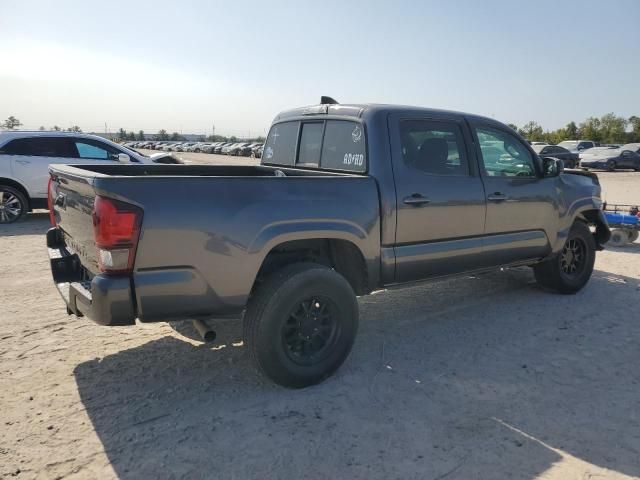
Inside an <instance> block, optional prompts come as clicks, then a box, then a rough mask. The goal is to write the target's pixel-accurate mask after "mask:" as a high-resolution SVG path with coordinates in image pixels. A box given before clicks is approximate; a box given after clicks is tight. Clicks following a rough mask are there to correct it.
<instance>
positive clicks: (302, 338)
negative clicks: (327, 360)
mask: <svg viewBox="0 0 640 480" xmlns="http://www.w3.org/2000/svg"><path fill="white" fill-rule="evenodd" d="M336 330H337V322H336V318H335V314H334V308H333V306H332V302H331V301H329V300H324V299H320V298H311V299H307V300H304V301H302V302H300V303H299V304H298V305H297V306H296V307H294V309H293V311H292V312H291V314H290V315H289V318H288V319H287V320H286V322H285V324H284V326H283V328H282V341H283V344H284V347H285V351H286V353H287V356H288V357H289V358H290V359H291V360H293V361H294V362H296V363H299V364H302V365H310V364H313V363H316V362H318V361H319V360H321V359H322V358H324V357H325V355H326V354H327V352H328V351H329V350H330V348H331V346H332V344H333V343H334V338H335V336H336Z"/></svg>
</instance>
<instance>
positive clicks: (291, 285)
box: [244, 263, 358, 388]
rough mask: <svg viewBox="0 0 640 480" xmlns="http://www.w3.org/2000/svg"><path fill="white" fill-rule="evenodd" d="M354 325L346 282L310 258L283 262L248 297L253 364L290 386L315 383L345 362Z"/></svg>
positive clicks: (353, 301) (246, 332) (248, 333)
mask: <svg viewBox="0 0 640 480" xmlns="http://www.w3.org/2000/svg"><path fill="white" fill-rule="evenodd" d="M357 329H358V303H357V301H356V296H355V294H354V292H353V289H352V288H351V285H349V283H348V282H347V281H346V280H345V278H344V277H343V276H342V275H340V274H338V273H337V272H335V271H334V270H332V269H330V268H328V267H325V266H323V265H318V264H313V263H298V264H294V265H289V266H287V267H284V268H283V269H282V270H280V271H278V272H276V273H275V274H273V275H272V276H271V277H269V278H268V279H267V280H266V281H265V282H264V283H263V284H262V285H261V286H260V287H258V289H257V292H256V293H255V294H254V295H253V296H252V298H251V300H250V301H249V304H248V306H247V311H246V313H245V317H244V340H245V344H246V345H247V349H248V350H249V352H250V356H251V359H252V361H253V362H254V364H255V365H256V366H257V367H258V369H259V370H261V371H262V372H263V373H264V374H266V375H267V376H268V377H269V378H270V379H271V380H273V381H274V382H276V383H278V384H280V385H283V386H285V387H290V388H302V387H307V386H310V385H315V384H317V383H320V382H321V381H323V380H324V379H326V378H327V377H329V376H330V375H331V374H332V373H333V372H335V371H336V370H337V369H338V368H339V367H340V365H342V363H343V362H344V361H345V359H346V358H347V356H348V355H349V352H350V351H351V347H352V346H353V342H354V340H355V336H356V332H357Z"/></svg>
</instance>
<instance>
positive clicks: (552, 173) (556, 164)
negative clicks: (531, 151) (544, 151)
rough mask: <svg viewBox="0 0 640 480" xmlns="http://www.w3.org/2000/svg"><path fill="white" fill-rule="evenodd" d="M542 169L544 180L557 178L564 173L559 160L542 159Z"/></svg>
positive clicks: (551, 158) (562, 165)
mask: <svg viewBox="0 0 640 480" xmlns="http://www.w3.org/2000/svg"><path fill="white" fill-rule="evenodd" d="M542 168H543V171H544V177H545V178H551V177H557V176H559V175H560V174H561V173H562V172H563V171H564V163H562V160H560V159H559V158H553V157H544V158H543V159H542Z"/></svg>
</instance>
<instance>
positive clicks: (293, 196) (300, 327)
mask: <svg viewBox="0 0 640 480" xmlns="http://www.w3.org/2000/svg"><path fill="white" fill-rule="evenodd" d="M299 132H300V133H299ZM472 139H475V140H472ZM485 144H487V145H491V148H498V149H500V150H501V151H502V154H501V155H499V156H498V161H495V160H494V158H493V156H491V158H485V156H484V155H483V150H482V146H483V145H485ZM50 170H51V178H52V181H51V187H50V191H51V196H52V197H55V198H63V199H64V201H63V206H60V205H58V202H56V206H55V207H54V208H55V210H54V218H53V219H54V222H55V226H54V227H53V228H52V229H51V230H49V231H48V232H47V246H48V247H49V252H50V257H51V269H52V273H53V278H54V282H55V284H56V286H57V287H58V289H59V290H60V292H61V294H62V298H63V300H64V302H65V303H66V304H67V308H68V311H69V312H71V313H73V314H75V315H77V316H86V317H88V318H89V319H91V320H93V321H95V322H97V323H99V324H101V325H135V322H136V318H139V319H140V321H141V322H153V321H174V320H180V319H192V318H196V319H197V320H195V321H194V322H193V325H194V326H195V327H196V329H197V330H198V331H199V332H204V333H205V335H203V337H204V339H207V336H208V335H207V332H211V329H212V326H211V325H210V324H207V322H205V321H202V320H201V319H202V318H217V317H228V316H229V315H236V316H237V317H238V318H243V321H244V345H245V348H247V350H248V354H249V358H251V360H252V361H253V362H254V363H255V364H256V366H257V367H258V368H259V369H261V370H262V371H263V372H264V373H265V374H266V375H267V376H269V377H270V378H271V379H272V380H273V381H275V382H277V383H279V384H281V385H285V386H287V387H305V386H308V385H312V384H315V383H319V382H321V381H322V380H324V379H325V378H327V377H328V376H330V375H331V374H332V373H333V372H335V371H336V370H337V369H338V368H339V367H340V365H341V364H342V363H343V362H344V360H345V359H346V358H347V356H348V355H349V352H350V350H351V347H352V345H353V342H354V339H355V336H356V332H357V329H358V302H357V300H356V296H357V295H366V294H368V293H371V292H372V291H375V290H377V289H380V288H384V287H386V286H391V285H393V286H400V285H403V284H412V283H414V282H416V281H422V280H429V279H434V278H439V277H444V276H450V275H465V274H467V275H468V274H469V273H470V272H479V271H485V270H493V269H498V268H501V267H505V266H514V265H530V266H532V267H533V271H534V273H535V277H536V279H537V280H538V282H539V283H540V284H542V285H544V286H545V287H547V288H549V289H552V290H555V291H557V292H560V293H565V294H569V293H575V292H577V291H579V290H580V289H581V288H582V287H583V286H584V285H585V284H586V283H587V282H588V280H589V278H590V276H591V273H592V270H593V265H594V260H595V255H596V250H597V249H599V248H601V245H602V244H604V243H605V242H606V241H607V240H608V239H609V236H610V232H609V229H608V227H607V224H606V221H605V220H604V217H603V212H602V210H601V205H602V202H601V200H600V186H599V184H598V178H597V176H596V175H595V174H591V173H588V172H583V171H581V170H570V171H565V172H564V173H563V167H562V162H561V161H560V160H557V159H553V158H547V159H540V158H539V157H538V156H537V155H536V154H535V152H534V151H533V150H532V149H531V148H530V146H529V145H528V144H527V142H526V141H525V140H523V139H522V138H521V137H520V136H519V135H517V134H515V133H514V132H513V131H512V130H511V129H510V128H509V127H507V126H506V125H503V124H502V123H499V122H497V121H495V120H492V119H490V118H484V117H480V116H476V115H469V114H462V113H455V112H445V111H440V110H430V109H424V108H417V107H415V108H414V107H405V106H389V105H339V106H337V108H336V106H334V105H328V104H322V105H317V106H313V107H305V108H299V109H295V110H290V111H286V112H283V113H281V114H279V115H278V116H277V117H276V119H275V121H274V123H273V125H272V126H271V129H270V131H269V134H268V137H267V141H266V144H265V148H264V155H263V158H262V161H261V165H233V166H229V165H197V166H195V165H194V166H190V165H186V166H172V165H163V166H145V168H144V169H141V168H136V167H135V166H133V165H86V166H73V165H55V166H52V167H50ZM177 184H179V185H180V188H181V190H182V191H188V192H189V195H167V192H170V191H172V190H173V189H175V186H176V185H177ZM88 206H92V207H93V208H92V209H91V208H87V207H88ZM590 226H592V227H593V228H594V231H593V232H592V231H591V230H590ZM63 232H64V233H63ZM480 278H482V277H480ZM453 300H455V299H454V298H452V301H453ZM210 336H212V335H210Z"/></svg>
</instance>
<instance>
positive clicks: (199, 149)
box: [184, 142, 209, 153]
mask: <svg viewBox="0 0 640 480" xmlns="http://www.w3.org/2000/svg"><path fill="white" fill-rule="evenodd" d="M207 145H209V144H208V143H207V142H197V143H194V144H193V145H190V146H188V147H187V148H186V149H185V150H184V151H185V152H194V153H200V152H202V149H203V148H205V147H206V146H207Z"/></svg>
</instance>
